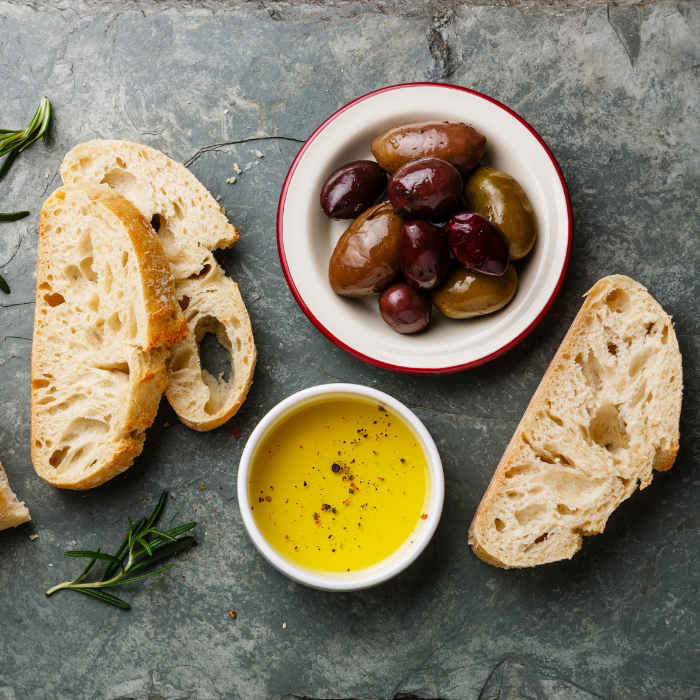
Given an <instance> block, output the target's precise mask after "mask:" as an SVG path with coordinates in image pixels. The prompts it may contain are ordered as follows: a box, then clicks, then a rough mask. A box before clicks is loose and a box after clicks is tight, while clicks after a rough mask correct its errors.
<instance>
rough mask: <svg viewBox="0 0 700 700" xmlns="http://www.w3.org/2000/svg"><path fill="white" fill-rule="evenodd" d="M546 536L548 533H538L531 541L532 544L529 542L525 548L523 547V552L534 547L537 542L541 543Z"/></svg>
mask: <svg viewBox="0 0 700 700" xmlns="http://www.w3.org/2000/svg"><path fill="white" fill-rule="evenodd" d="M548 536H549V533H548V532H545V533H544V535H540V536H539V537H537V538H535V540H534V541H533V542H532V544H529V545H528V546H527V547H525V549H523V553H524V552H529V551H530V550H531V549H532V548H533V547H535V546H536V545H538V544H542V542H544V541H545V540H546V539H547V537H548Z"/></svg>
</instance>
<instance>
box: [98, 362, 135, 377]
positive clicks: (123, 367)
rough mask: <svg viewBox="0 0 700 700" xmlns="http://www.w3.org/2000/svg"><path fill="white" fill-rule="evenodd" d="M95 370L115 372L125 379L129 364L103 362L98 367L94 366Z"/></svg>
mask: <svg viewBox="0 0 700 700" xmlns="http://www.w3.org/2000/svg"><path fill="white" fill-rule="evenodd" d="M95 369H101V370H104V371H106V372H116V373H117V374H123V375H125V376H126V377H128V376H129V372H130V370H129V363H128V362H103V363H101V364H99V365H95Z"/></svg>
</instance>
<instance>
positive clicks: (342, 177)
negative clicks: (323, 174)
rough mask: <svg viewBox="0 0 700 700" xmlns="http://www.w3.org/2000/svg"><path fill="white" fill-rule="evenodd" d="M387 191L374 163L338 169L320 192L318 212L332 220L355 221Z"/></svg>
mask: <svg viewBox="0 0 700 700" xmlns="http://www.w3.org/2000/svg"><path fill="white" fill-rule="evenodd" d="M385 187H386V173H385V172H384V171H383V170H382V169H381V168H380V167H379V166H378V165H377V164H376V163H375V162H374V161H373V160H355V161H353V162H352V163H347V164H346V165H343V166H342V167H340V168H338V169H337V170H336V171H335V172H334V173H333V174H332V175H331V176H330V177H329V178H328V179H327V180H326V182H325V183H324V185H323V189H322V190H321V208H322V209H323V211H324V213H325V214H326V216H329V217H330V218H331V219H354V218H355V217H356V216H359V215H360V214H361V213H362V212H363V211H364V210H365V209H369V207H371V206H372V205H373V204H374V203H375V202H376V201H377V199H378V198H379V196H380V195H381V194H382V192H383V191H384V188H385Z"/></svg>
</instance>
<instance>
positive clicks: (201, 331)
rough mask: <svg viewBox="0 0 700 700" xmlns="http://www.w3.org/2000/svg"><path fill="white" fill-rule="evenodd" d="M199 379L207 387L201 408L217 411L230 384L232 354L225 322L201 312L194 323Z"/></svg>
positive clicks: (231, 383)
mask: <svg viewBox="0 0 700 700" xmlns="http://www.w3.org/2000/svg"><path fill="white" fill-rule="evenodd" d="M194 337H195V341H196V343H197V346H198V351H199V364H200V367H201V375H202V381H203V382H204V383H205V384H206V385H207V387H208V389H209V400H208V401H207V402H206V403H205V405H204V410H205V412H206V413H208V414H209V415H214V414H216V413H218V412H219V411H220V410H221V408H222V407H223V406H224V405H225V403H226V401H227V400H228V397H229V395H230V392H231V387H232V385H233V356H232V348H231V341H230V340H229V337H228V334H227V333H226V328H225V327H224V325H223V324H222V323H221V322H220V321H219V320H218V319H216V318H214V317H213V316H204V317H203V318H201V319H200V320H199V321H198V322H197V325H196V327H195V332H194Z"/></svg>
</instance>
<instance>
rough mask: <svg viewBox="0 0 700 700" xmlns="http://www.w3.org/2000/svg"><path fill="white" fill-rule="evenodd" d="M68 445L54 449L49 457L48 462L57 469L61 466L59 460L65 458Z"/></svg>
mask: <svg viewBox="0 0 700 700" xmlns="http://www.w3.org/2000/svg"><path fill="white" fill-rule="evenodd" d="M68 449H69V448H68V447H64V448H63V449H62V450H54V451H53V453H52V454H51V457H49V464H50V465H51V466H52V467H53V468H54V469H58V467H59V466H61V462H62V461H63V460H64V459H65V458H66V455H67V454H68Z"/></svg>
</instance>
